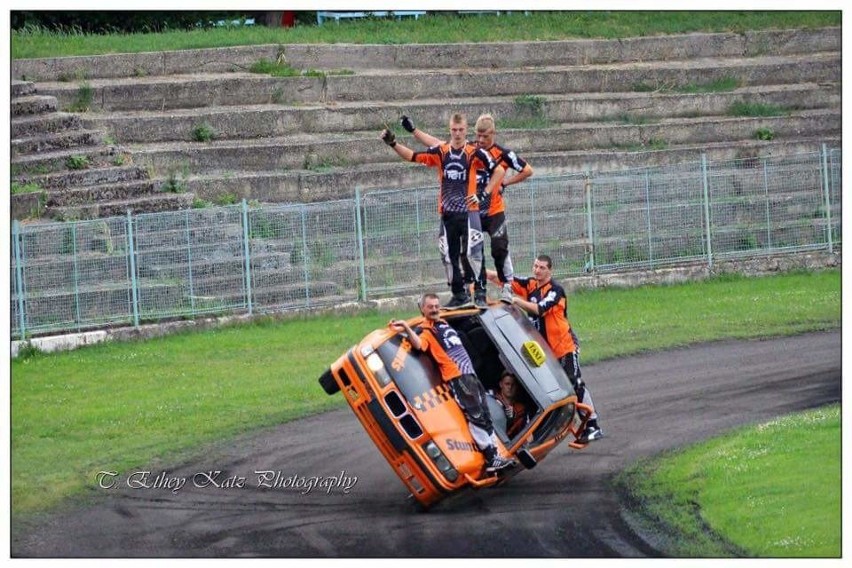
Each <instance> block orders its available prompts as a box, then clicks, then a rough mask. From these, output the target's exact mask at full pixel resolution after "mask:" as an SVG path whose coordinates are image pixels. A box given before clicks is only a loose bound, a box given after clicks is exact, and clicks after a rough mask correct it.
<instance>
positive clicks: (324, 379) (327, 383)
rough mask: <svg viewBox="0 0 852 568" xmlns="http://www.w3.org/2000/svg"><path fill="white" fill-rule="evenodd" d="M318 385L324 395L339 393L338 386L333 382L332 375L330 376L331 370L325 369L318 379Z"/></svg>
mask: <svg viewBox="0 0 852 568" xmlns="http://www.w3.org/2000/svg"><path fill="white" fill-rule="evenodd" d="M319 384H320V386H321V387H322V390H324V391H325V394H328V395H332V394H337V393H339V392H340V385H338V384H337V381H335V380H334V375H332V374H331V369H327V370H326V372H325V373H323V374H322V376H321V377H320V378H319Z"/></svg>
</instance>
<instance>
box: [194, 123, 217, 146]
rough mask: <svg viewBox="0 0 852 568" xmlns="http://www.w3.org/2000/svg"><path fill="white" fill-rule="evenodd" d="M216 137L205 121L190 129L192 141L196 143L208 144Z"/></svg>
mask: <svg viewBox="0 0 852 568" xmlns="http://www.w3.org/2000/svg"><path fill="white" fill-rule="evenodd" d="M215 137H216V131H215V130H214V129H213V127H212V126H210V124H208V123H207V121H204V122H202V123H201V124H197V125H195V128H193V129H192V139H193V140H195V141H196V142H210V141H211V140H213V139H214V138H215Z"/></svg>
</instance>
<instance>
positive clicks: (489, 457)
mask: <svg viewBox="0 0 852 568" xmlns="http://www.w3.org/2000/svg"><path fill="white" fill-rule="evenodd" d="M418 306H419V307H420V313H421V314H423V317H424V318H425V321H424V322H423V326H422V327H423V333H421V334H420V335H418V334H417V333H415V332H414V330H412V329H411V327H410V326H409V325H408V323H406V322H405V321H403V320H395V321H391V322H390V324H389V325H390V328H391V329H393V330H395V331H398V332H405V333H407V334H408V340H409V341H410V342H411V345H412V347H414V348H415V349H417V350H419V351H423V352H425V353H427V354H428V355H429V356H430V357H432V359H434V360H435V363H437V364H438V369H439V370H440V372H441V378H443V379H444V382H446V383H448V384H449V386H450V389H451V390H452V392H453V396H454V397H455V399H456V402H457V403H458V405H459V407H460V408H461V409H462V411H463V412H464V416H465V419H466V420H467V425H468V428H469V429H470V435H471V436H472V437H473V440H474V442H476V446H477V447H478V448H479V449H480V451H481V452H482V453H483V454H484V455H485V463H486V468H485V470H486V471H488V472H496V471H499V470H501V469H504V468H506V467H509V466H511V465H512V464H513V463H514V461H512V460H507V459H505V458H504V457H502V456H501V455H500V454H499V452H498V451H497V445H496V437H495V435H494V426H493V424H492V422H491V415H490V414H489V412H488V406H487V403H486V399H485V396H486V395H485V388H484V387H483V386H482V383H480V382H479V379H478V378H477V377H476V373H475V371H474V369H473V363H472V362H471V360H470V355H469V354H468V352H467V350H466V349H465V348H464V345H462V342H461V338H460V337H459V334H458V332H456V330H455V329H453V328H452V327H450V324H448V323H447V322H446V321H444V320H442V319H441V318H440V312H441V300H440V299H439V298H438V296H437V294H424V295H423V296H422V297H421V298H420V301H419V302H418Z"/></svg>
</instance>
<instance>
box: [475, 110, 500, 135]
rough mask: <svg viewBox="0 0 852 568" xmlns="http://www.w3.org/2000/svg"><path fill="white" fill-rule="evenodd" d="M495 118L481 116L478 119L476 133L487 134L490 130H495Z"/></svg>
mask: <svg viewBox="0 0 852 568" xmlns="http://www.w3.org/2000/svg"><path fill="white" fill-rule="evenodd" d="M494 129H495V126H494V117H493V116H491V115H490V114H483V115H480V117H479V118H477V119H476V131H477V132H486V131H488V130H494Z"/></svg>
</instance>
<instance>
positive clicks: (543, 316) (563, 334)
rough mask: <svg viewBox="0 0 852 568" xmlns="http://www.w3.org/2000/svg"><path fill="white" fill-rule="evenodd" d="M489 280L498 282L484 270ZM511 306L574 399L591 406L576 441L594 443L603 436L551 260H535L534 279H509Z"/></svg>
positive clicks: (495, 275)
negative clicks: (549, 354) (544, 347)
mask: <svg viewBox="0 0 852 568" xmlns="http://www.w3.org/2000/svg"><path fill="white" fill-rule="evenodd" d="M487 276H488V279H489V280H491V281H492V282H497V281H498V277H497V273H496V272H494V271H493V270H488V271H487ZM512 292H514V294H516V295H515V296H513V297H512V299H511V303H512V304H513V305H516V306H518V307H519V308H521V309H522V310H524V311H525V312H526V313H527V314H528V315H529V317H530V319H531V320H532V323H533V325H534V326H535V328H536V329H537V330H538V331H539V333H541V334H542V335H543V336H544V338H545V339H546V340H547V344H548V345H549V346H550V349H551V350H552V351H553V354H554V355H556V357H557V358H559V363H560V364H561V365H562V368H563V369H565V373H566V374H567V375H568V378H569V379H570V380H571V384H572V385H573V387H574V391H575V392H576V393H577V399H578V400H579V401H580V402H582V403H583V404H587V405H589V406H591V407H592V415H591V416H590V417H589V421H588V422H587V423H586V430H585V431H584V432H583V433H582V434H580V437H579V438H578V440H577V441H579V442H582V443H588V442H593V441H594V440H598V439H600V438H602V437H603V430H601V428H600V426H598V413H597V412H596V411H595V409H594V408H595V405H594V403H593V402H592V395H591V393H590V392H589V389H587V388H586V384H585V383H584V382H583V380H582V379H581V378H580V353H579V351H580V345H579V342H578V340H577V336H576V335H575V334H574V330H573V329H571V323H570V322H569V321H568V297H567V296H566V295H565V289H564V288H562V286H560V285H559V283H557V282H556V281H554V280H553V260H552V259H551V258H550V257H549V256H547V255H546V254H541V255H539V256H537V257H536V259H535V261H534V262H533V277H532V278H519V277H517V276H515V277H514V279H513V280H512Z"/></svg>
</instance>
